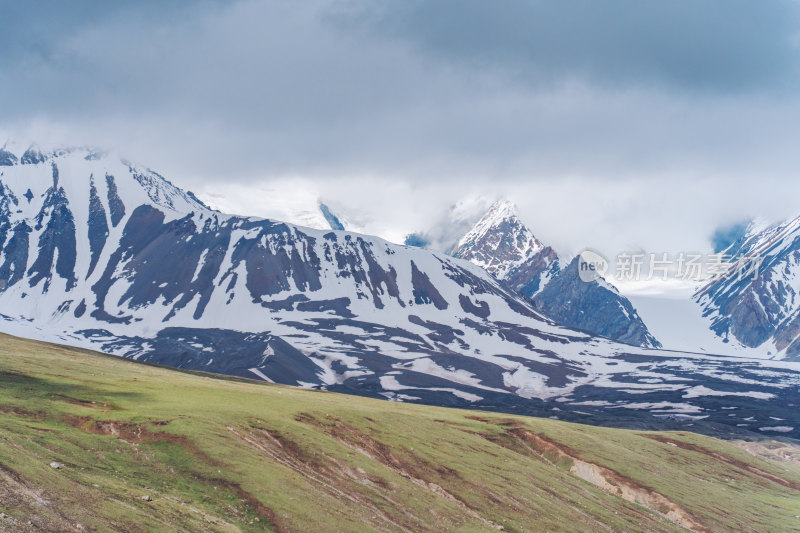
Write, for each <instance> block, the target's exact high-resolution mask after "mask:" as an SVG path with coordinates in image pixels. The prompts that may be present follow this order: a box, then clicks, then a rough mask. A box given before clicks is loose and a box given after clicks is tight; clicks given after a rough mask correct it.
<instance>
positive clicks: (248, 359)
mask: <svg viewBox="0 0 800 533" xmlns="http://www.w3.org/2000/svg"><path fill="white" fill-rule="evenodd" d="M329 215H331V218H330V220H329V219H328V217H325V214H324V213H323V217H325V218H326V220H327V221H328V223H329V224H334V225H335V224H336V221H335V218H336V216H335V214H334V213H329ZM487 217H488V218H487ZM487 217H484V219H485V220H483V224H480V223H479V226H480V228H478V229H482V230H481V231H473V232H470V233H469V234H468V236H469V238H465V239H462V242H460V245H459V246H458V247H457V248H456V249H455V250H453V252H452V253H453V254H454V255H456V256H458V257H451V256H449V255H446V254H441V253H435V252H431V251H428V250H425V249H420V248H415V247H410V246H402V245H395V244H391V243H389V242H386V241H384V240H382V239H380V238H377V237H369V236H365V235H361V234H357V233H352V232H347V231H335V230H314V229H309V228H303V227H298V226H294V225H291V224H286V223H283V222H277V221H272V220H264V219H255V218H248V217H240V216H231V215H226V214H223V213H220V212H218V211H215V210H213V209H210V208H208V207H207V206H205V205H204V204H203V203H202V202H200V201H199V200H198V199H197V198H195V196H194V195H193V194H191V193H189V192H186V191H183V190H181V189H179V188H177V187H175V186H174V185H172V184H171V183H170V182H169V181H167V180H166V179H165V178H163V177H162V176H160V175H159V174H157V173H155V172H153V171H151V170H149V169H147V168H146V167H142V166H139V165H136V164H133V163H131V162H128V161H126V160H123V159H120V158H119V157H116V156H113V155H110V154H104V153H101V152H98V151H96V150H91V149H60V150H55V151H47V152H43V151H40V150H37V149H35V148H31V149H26V150H25V151H24V152H23V153H16V152H14V151H13V150H10V149H4V150H3V151H0V329H2V330H3V331H5V332H9V333H13V334H17V335H21V336H27V337H36V338H43V339H46V340H52V341H57V342H64V343H68V344H73V345H78V346H87V347H94V348H98V349H101V350H103V351H106V352H110V353H114V354H118V355H122V356H125V357H131V358H135V359H139V360H143V361H151V362H157V363H162V364H167V365H170V366H174V367H178V368H187V369H195V370H205V371H212V372H221V373H227V374H233V375H239V376H246V377H251V378H256V379H263V380H268V381H275V382H280V383H286V384H292V385H299V386H304V387H313V388H322V389H328V390H337V391H344V392H350V393H355V394H361V395H367V396H377V397H383V398H388V399H392V400H398V401H416V402H425V403H433V404H438V405H460V406H469V407H479V408H484V409H495V410H506V411H518V412H526V413H532V414H539V415H546V416H554V417H559V418H568V419H572V420H581V421H590V422H593V423H598V422H603V421H610V422H609V423H614V424H622V423H630V424H640V425H641V424H645V425H646V424H653V425H656V426H657V427H665V426H669V425H673V426H676V427H684V425H685V424H704V425H706V427H709V428H711V427H714V428H716V427H722V428H726V429H725V431H746V430H754V431H758V430H759V428H773V427H780V428H781V429H780V430H772V429H765V430H764V431H778V432H782V433H786V434H793V432H795V433H798V432H800V420H798V418H800V417H798V415H797V409H796V406H797V403H798V402H799V401H800V398H798V391H797V388H798V383H800V367H797V366H796V365H794V366H793V365H791V364H787V363H781V362H769V363H767V362H760V361H755V360H749V359H732V358H728V357H716V356H708V355H697V354H690V353H676V352H665V351H660V350H653V349H646V348H641V347H634V346H630V345H626V344H620V343H617V342H614V341H612V340H610V339H609V338H607V337H611V336H612V335H614V336H617V337H619V338H623V336H625V335H626V332H627V335H628V337H626V338H628V339H633V338H634V337H632V336H630V335H634V336H635V335H639V337H637V338H638V339H640V340H642V342H641V344H648V343H649V344H650V345H654V344H655V341H654V339H652V338H651V337H648V334H647V330H646V328H644V327H643V326H642V325H641V320H640V319H638V317H637V316H636V314H635V312H631V309H629V308H627V307H626V301H625V300H624V299H623V298H621V297H620V296H619V295H618V294H617V293H616V292H615V291H614V290H613V288H611V287H610V286H607V285H606V284H604V283H602V281H601V280H597V282H596V283H585V282H582V281H578V282H575V281H574V279H573V277H574V274H575V267H574V266H573V263H572V262H570V263H569V264H567V266H566V267H563V268H562V267H561V266H560V265H561V262H560V260H558V258H557V257H555V256H554V255H553V254H550V253H549V252H547V251H546V250H547V248H546V247H545V246H543V245H542V244H541V243H539V242H538V241H536V240H535V239H534V238H533V237H532V235H530V232H529V231H528V230H527V228H525V227H524V226H523V225H521V223H519V221H518V219H516V217H515V216H513V214H512V213H511V212H510V208H509V207H508V206H507V205H504V204H500V205H498V206H495V208H493V209H492V210H491V211H490V213H489V214H488V215H487ZM340 222H341V221H340ZM476 228H477V226H476ZM483 230H485V231H483ZM491 243H496V244H497V246H496V250H495V251H496V252H497V253H502V254H504V255H502V256H501V257H492V256H491V255H492V254H490V253H489V250H490V248H491V246H492V244H491ZM460 257H469V259H470V261H467V260H465V259H461V258H460ZM537 258H538V259H537ZM471 261H476V262H483V263H484V265H483V266H484V267H485V268H487V269H489V270H490V271H492V270H493V272H494V275H492V274H490V273H489V272H487V270H484V268H481V267H479V266H478V265H476V264H474V263H473V262H471ZM548 302H549V305H550V306H551V308H550V309H549V310H548V308H547V305H548ZM558 302H561V303H558ZM559 305H561V306H562V307H563V309H564V311H563V317H561V318H562V320H560V321H561V322H562V323H561V324H559V323H558V322H557V320H556V319H554V318H553V317H552V316H550V317H548V316H546V315H548V314H550V315H557V313H556V311H557V309H555V308H556V307H557V306H559ZM625 312H627V313H628V315H629V316H628V317H627V320H626V321H624V322H619V321H617V319H616V318H614V317H619V316H623V315H624V314H625ZM582 314H583V315H595V316H596V317H599V318H601V319H602V321H598V320H597V319H596V318H595V319H590V320H588V321H586V318H585V317H582V316H581V315H582ZM581 320H584V321H585V322H580V321H581ZM569 321H573V322H575V323H577V325H573V327H569V325H563V324H568V323H569ZM597 324H606V325H607V326H609V327H612V329H609V330H607V331H605V332H604V335H605V336H599V335H598V334H596V333H590V332H589V331H590V330H589V328H588V327H585V326H586V325H589V326H592V327H594V326H595V325H597ZM570 325H572V324H570ZM617 326H619V328H620V329H613V328H616V327H617ZM576 327H577V328H580V329H576ZM598 327H600V326H598ZM622 330H624V331H623V332H622V334H620V331H622ZM637 332H638V333H637ZM723 406H724V407H725V410H722V407H723ZM770 417H775V418H780V419H784V420H786V422H785V423H781V424H776V423H774V422H773V421H771V420H770ZM785 428H789V429H785Z"/></svg>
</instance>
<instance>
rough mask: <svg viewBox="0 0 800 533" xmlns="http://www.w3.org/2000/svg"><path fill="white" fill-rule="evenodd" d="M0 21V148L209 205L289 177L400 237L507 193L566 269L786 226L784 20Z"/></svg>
mask: <svg viewBox="0 0 800 533" xmlns="http://www.w3.org/2000/svg"><path fill="white" fill-rule="evenodd" d="M7 4H8V5H7V6H5V7H4V17H3V18H2V20H1V21H0V47H2V52H3V53H2V54H0V101H2V102H3V114H2V117H1V118H0V134H2V135H7V136H11V137H20V138H36V139H39V140H40V141H42V142H45V143H47V142H52V143H67V144H103V145H108V146H111V147H118V148H120V149H122V150H123V151H124V152H125V153H126V154H127V155H128V157H130V158H132V159H136V160H139V161H142V162H143V163H144V164H147V165H150V166H152V167H154V168H157V169H158V170H159V171H161V172H163V173H164V174H166V175H169V176H170V177H171V178H173V179H174V181H176V182H177V183H178V184H180V185H183V186H186V187H189V188H193V189H198V190H202V191H205V192H207V193H209V194H224V191H225V187H226V184H228V183H233V182H236V183H241V184H256V183H257V184H263V183H266V182H270V181H274V180H282V182H285V181H286V180H287V179H292V178H293V177H300V176H302V177H303V178H304V181H303V182H302V183H303V184H308V183H313V184H314V186H315V187H316V189H317V190H318V191H319V193H320V194H323V195H325V197H326V198H330V199H331V201H335V202H336V203H338V204H339V205H347V206H352V209H354V210H359V209H362V210H364V211H365V213H364V214H363V217H364V218H365V220H370V219H371V220H373V221H375V220H377V219H379V218H381V219H385V221H384V222H383V225H381V226H380V228H381V230H382V231H383V230H386V226H393V227H395V228H399V229H395V230H393V231H392V232H390V231H389V230H386V231H387V234H389V233H391V234H392V235H394V234H397V233H400V232H401V231H400V230H407V231H413V230H418V229H426V227H425V226H426V225H432V224H436V221H437V220H439V217H441V216H442V213H444V212H445V210H446V209H447V208H448V206H450V205H452V204H453V203H455V202H457V201H459V200H460V199H462V198H463V197H465V196H468V195H473V196H474V195H484V196H486V197H491V198H493V197H497V196H503V195H507V196H511V197H512V198H514V199H515V200H516V201H517V202H518V203H519V204H520V207H521V210H522V211H523V215H524V216H525V218H526V220H528V221H529V222H530V223H531V224H532V225H533V226H534V229H535V231H536V232H537V233H540V234H542V236H543V238H546V239H550V240H551V241H552V242H553V243H554V244H555V245H557V246H560V247H561V248H562V249H563V250H566V251H574V250H577V249H579V248H580V247H582V246H583V245H586V244H591V245H594V246H597V247H603V246H605V247H608V248H614V247H616V248H619V247H623V246H640V245H641V246H646V247H651V248H653V247H660V248H662V249H663V248H667V247H678V246H683V247H688V246H691V247H695V246H699V245H700V244H702V242H706V241H707V239H708V237H709V236H710V235H711V234H712V233H713V230H714V227H715V225H717V224H723V223H730V222H735V221H738V220H740V219H741V218H743V217H745V216H751V215H763V216H767V217H773V218H774V217H778V216H784V215H788V214H789V213H791V212H793V211H795V210H797V207H796V206H797V203H796V202H795V200H793V198H797V197H798V194H797V193H798V192H800V190H798V189H800V187H798V186H797V185H795V182H796V181H797V180H796V179H795V177H796V173H797V169H798V168H800V151H798V150H797V149H796V146H795V145H796V139H798V138H800V97H798V92H797V89H798V80H799V79H800V78H799V77H798V69H797V65H798V58H799V57H800V53H799V52H798V42H799V41H798V38H799V37H798V36H799V35H800V34H799V33H798V31H800V23H799V22H798V15H799V14H800V4H798V3H797V2H795V1H788V0H786V1H783V0H776V1H774V2H752V1H744V0H717V1H692V2H688V1H684V0H675V1H671V2H651V1H644V0H639V1H628V2H623V1H621V0H615V1H612V2H602V3H601V2H593V1H589V0H585V1H578V0H576V1H573V2H542V1H529V2H522V1H516V0H510V1H507V2H494V3H489V2H477V1H459V2H450V1H446V0H442V1H437V2H417V1H413V2H411V1H409V2H392V3H390V2H366V1H360V0H348V1H345V0H340V1H336V0H329V1H327V0H315V1H311V2H294V1H289V0H276V1H272V2H255V1H239V2H235V3H224V2H219V3H217V2H210V1H208V2H189V1H185V2H174V3H173V2H168V3H163V2H154V1H153V2H149V1H148V2H137V3H133V2H131V3H122V2H101V1H87V0H84V1H81V2H77V3H72V2H71V3H69V4H68V3H65V2H57V1H54V2H49V3H48V2H37V3H35V4H34V3H28V2H18V3H13V2H9V3H7ZM5 15H8V16H5ZM0 142H2V140H1V139H0ZM759 180H760V181H759ZM759 183H767V184H768V185H760V184H759ZM303 186H306V185H303ZM387 190H390V191H392V197H391V198H380V196H381V194H382V193H385V191H387ZM678 215H679V216H678ZM374 227H377V226H374Z"/></svg>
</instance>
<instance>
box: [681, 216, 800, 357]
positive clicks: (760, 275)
mask: <svg viewBox="0 0 800 533" xmlns="http://www.w3.org/2000/svg"><path fill="white" fill-rule="evenodd" d="M724 253H725V254H726V255H727V256H729V257H730V258H732V260H733V262H734V264H733V266H732V267H731V268H730V270H729V271H728V272H727V273H725V274H724V275H722V276H719V277H717V278H716V279H714V280H712V281H711V282H710V283H708V284H707V285H706V286H704V287H702V288H701V289H700V290H699V291H698V292H697V293H696V294H695V296H694V300H695V301H696V302H697V303H698V304H699V305H700V306H701V308H702V309H703V316H704V317H706V318H707V319H708V320H709V321H710V327H711V329H712V330H713V331H714V332H715V333H716V335H718V336H719V337H720V338H721V339H723V341H725V342H730V343H733V344H741V345H743V346H745V347H748V348H758V349H759V350H762V351H764V352H768V353H769V354H772V355H773V356H783V357H786V358H789V359H800V218H795V219H792V220H789V221H787V222H783V223H779V224H774V225H770V226H767V227H759V226H757V225H752V226H751V228H750V229H749V231H748V232H747V233H746V234H745V235H744V236H743V237H741V238H740V239H739V240H737V241H736V242H735V243H734V244H732V245H731V246H730V247H729V248H728V249H727V250H725V252H724ZM754 268H755V269H756V272H755V274H753V273H752V272H751V270H752V269H754Z"/></svg>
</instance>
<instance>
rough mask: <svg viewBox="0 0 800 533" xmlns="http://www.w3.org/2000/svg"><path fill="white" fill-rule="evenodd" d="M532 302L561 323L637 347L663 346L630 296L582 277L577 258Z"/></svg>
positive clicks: (546, 314)
mask: <svg viewBox="0 0 800 533" xmlns="http://www.w3.org/2000/svg"><path fill="white" fill-rule="evenodd" d="M533 301H534V303H535V304H536V308H537V309H539V310H540V311H541V312H542V314H544V315H545V316H547V317H550V318H552V319H553V320H555V321H556V322H558V323H559V324H564V325H566V326H570V327H573V328H576V329H581V330H584V331H588V332H591V333H595V334H597V335H602V336H604V337H608V338H609V339H614V340H616V341H619V342H624V343H625V344H631V345H634V346H660V344H659V343H658V341H657V340H656V339H655V338H654V337H653V336H652V335H651V334H650V332H649V331H648V330H647V328H646V327H645V325H644V323H643V322H642V319H641V318H640V317H639V315H638V313H637V312H636V310H635V309H634V308H633V305H631V303H630V302H629V301H628V300H627V299H625V298H623V297H621V296H620V295H619V294H618V293H617V292H616V291H614V290H613V289H612V288H611V287H610V286H608V285H606V284H604V283H600V282H598V281H597V280H595V281H591V282H585V281H583V280H581V279H580V276H579V275H578V258H577V257H576V258H575V259H573V260H572V262H571V263H570V264H569V266H567V268H565V269H564V270H563V271H561V272H560V273H559V275H557V276H556V277H555V278H554V279H553V280H552V281H550V283H548V284H547V286H545V288H544V289H543V290H542V291H541V292H540V293H538V294H536V295H535V296H534V297H533Z"/></svg>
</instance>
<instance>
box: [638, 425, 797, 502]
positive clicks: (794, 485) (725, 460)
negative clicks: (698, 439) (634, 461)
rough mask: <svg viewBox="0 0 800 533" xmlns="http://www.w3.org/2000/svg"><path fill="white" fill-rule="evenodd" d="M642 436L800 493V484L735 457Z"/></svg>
mask: <svg viewBox="0 0 800 533" xmlns="http://www.w3.org/2000/svg"><path fill="white" fill-rule="evenodd" d="M642 436H643V437H646V438H648V439H652V440H655V441H658V442H663V443H664V444H669V445H671V446H676V447H678V448H681V449H683V450H689V451H692V452H697V453H702V454H703V455H707V456H709V457H712V458H714V459H716V460H717V461H721V462H723V463H727V464H729V465H731V466H735V467H736V468H739V469H740V470H744V471H746V472H750V473H751V474H755V475H757V476H759V477H762V478H764V479H767V480H769V481H772V482H773V483H777V484H779V485H783V486H784V487H787V488H790V489H793V490H796V491H800V483H795V482H793V481H791V480H788V479H784V478H782V477H780V476H776V475H775V474H771V473H769V472H766V471H764V470H761V469H760V468H758V467H755V466H752V465H749V464H747V463H745V462H743V461H740V460H739V459H735V458H733V457H730V456H729V455H725V454H723V453H719V452H715V451H713V450H707V449H706V448H703V447H702V446H697V445H696V444H692V443H690V442H683V441H681V440H677V439H671V438H669V437H667V436H665V435H653V434H646V435H642Z"/></svg>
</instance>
